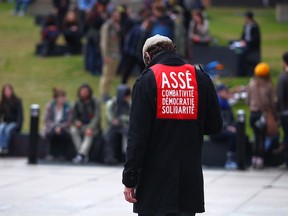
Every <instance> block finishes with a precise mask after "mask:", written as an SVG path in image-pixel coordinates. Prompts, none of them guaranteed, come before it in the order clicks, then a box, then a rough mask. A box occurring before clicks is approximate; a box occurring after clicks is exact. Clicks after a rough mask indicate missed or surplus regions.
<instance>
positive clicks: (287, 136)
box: [281, 115, 288, 165]
mask: <svg viewBox="0 0 288 216" xmlns="http://www.w3.org/2000/svg"><path fill="white" fill-rule="evenodd" d="M281 125H282V129H283V132H284V139H283V143H284V145H285V162H286V164H287V165H288V115H284V116H281Z"/></svg>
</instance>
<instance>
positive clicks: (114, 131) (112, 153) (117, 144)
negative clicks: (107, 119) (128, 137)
mask: <svg viewBox="0 0 288 216" xmlns="http://www.w3.org/2000/svg"><path fill="white" fill-rule="evenodd" d="M122 136H123V129H122V128H117V127H111V128H110V129H109V130H108V132H107V134H106V135H105V147H104V159H111V158H113V159H117V160H118V161H123V159H124V155H123V152H122Z"/></svg>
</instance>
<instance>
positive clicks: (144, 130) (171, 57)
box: [122, 35, 222, 216]
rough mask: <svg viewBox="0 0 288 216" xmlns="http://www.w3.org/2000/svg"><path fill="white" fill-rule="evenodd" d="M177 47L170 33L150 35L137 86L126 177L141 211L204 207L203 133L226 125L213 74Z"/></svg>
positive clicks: (128, 195)
mask: <svg viewBox="0 0 288 216" xmlns="http://www.w3.org/2000/svg"><path fill="white" fill-rule="evenodd" d="M175 51H176V48H175V44H174V43H173V42H172V41H171V40H170V39H169V38H168V37H164V36H160V35H155V36H153V37H151V38H148V39H147V40H146V42H145V44H144V46H143V59H144V62H145V65H146V66H147V67H146V69H145V70H144V72H143V73H142V74H141V76H140V77H139V78H138V79H137V81H136V83H135V85H134V88H133V93H132V107H131V113H130V123H129V131H128V146H127V156H126V163H125V165H124V171H123V179H122V182H123V184H124V185H125V189H124V195H125V199H126V200H127V201H128V202H131V203H134V212H135V213H138V214H139V215H141V216H153V215H155V216H157V215H166V216H167V215H187V216H188V215H195V213H198V212H204V191H203V174H202V165H201V153H202V144H203V135H204V134H213V133H218V132H219V131H220V130H221V128H222V117H221V112H220V108H219V105H218V100H217V95H216V93H215V89H214V85H213V83H212V81H211V79H210V78H209V77H208V75H206V74H205V73H204V72H203V71H202V70H198V69H196V68H195V67H194V66H192V65H190V64H187V63H186V62H185V61H184V60H183V59H182V58H181V57H179V56H178V55H177V54H176V53H175Z"/></svg>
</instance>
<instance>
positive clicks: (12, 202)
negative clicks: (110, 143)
mask: <svg viewBox="0 0 288 216" xmlns="http://www.w3.org/2000/svg"><path fill="white" fill-rule="evenodd" d="M121 172H122V167H121V166H118V167H106V166H101V165H86V166H73V165H69V164H66V165H57V164H54V165H53V164H52V165H51V164H45V163H40V164H38V165H27V160H26V159H25V158H19V159H17V158H0V216H67V215H69V216H92V215H93V216H133V215H135V214H133V213H132V205H130V204H129V203H126V202H125V201H124V199H123V193H122V191H123V185H122V184H121ZM204 178H205V196H206V213H204V214H199V215H203V216H208V215H209V216H218V215H219V216H222V215H223V216H224V215H233V216H244V215H247V216H252V215H261V216H263V215H267V216H268V215H269V216H282V215H283V216H284V215H285V216H286V215H287V216H288V171H287V170H284V169H281V168H267V169H264V170H260V171H259V170H257V171H253V170H251V169H248V170H247V171H226V170H222V169H218V170H217V169H204Z"/></svg>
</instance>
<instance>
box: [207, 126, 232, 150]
mask: <svg viewBox="0 0 288 216" xmlns="http://www.w3.org/2000/svg"><path fill="white" fill-rule="evenodd" d="M210 138H211V140H212V141H214V142H227V143H228V151H229V152H234V153H235V151H236V132H231V131H228V130H222V131H221V132H220V133H219V134H217V135H211V136H210Z"/></svg>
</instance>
